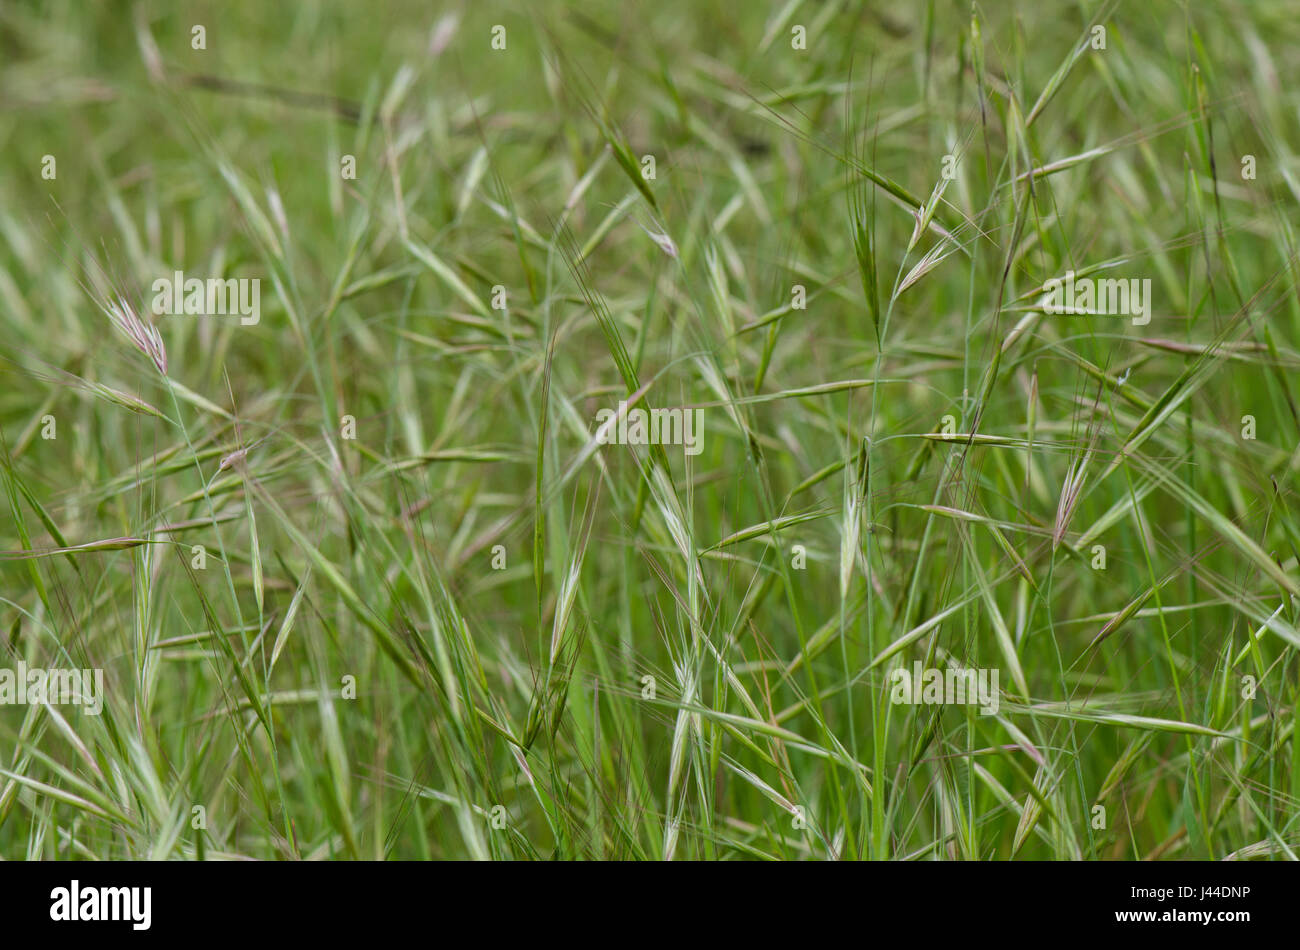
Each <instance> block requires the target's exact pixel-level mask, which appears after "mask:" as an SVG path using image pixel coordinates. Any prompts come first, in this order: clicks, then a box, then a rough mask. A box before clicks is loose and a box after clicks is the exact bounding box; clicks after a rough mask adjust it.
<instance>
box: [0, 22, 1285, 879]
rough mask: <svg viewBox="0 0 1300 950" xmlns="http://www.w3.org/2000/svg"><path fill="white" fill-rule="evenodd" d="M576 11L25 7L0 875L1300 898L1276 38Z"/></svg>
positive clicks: (13, 148) (12, 186) (12, 130)
mask: <svg viewBox="0 0 1300 950" xmlns="http://www.w3.org/2000/svg"><path fill="white" fill-rule="evenodd" d="M582 9H583V10H584V11H585V12H581V13H579V12H575V10H574V9H573V5H569V4H564V3H558V2H543V3H523V2H517V3H506V2H497V0H487V2H483V3H474V4H455V5H440V4H427V3H414V2H395V3H384V4H347V5H345V4H342V3H339V4H335V3H305V4H301V5H298V4H292V5H291V4H208V3H198V2H182V3H178V4H163V3H142V4H139V5H131V4H128V3H106V4H82V3H74V2H61V0H55V2H49V3H44V4H39V5H33V4H28V3H8V4H5V5H4V6H2V7H0V169H2V172H0V340H2V341H3V342H0V435H2V437H3V441H2V442H0V486H2V487H3V497H2V499H0V512H2V513H0V646H2V647H3V649H2V650H0V673H2V671H4V670H15V671H16V670H20V669H26V670H32V669H42V670H78V671H79V670H87V671H92V670H101V671H102V696H101V697H100V699H101V700H102V710H99V711H98V715H96V714H95V710H93V709H92V708H90V706H89V705H87V704H86V703H81V704H78V703H76V702H56V701H54V700H55V699H56V697H53V696H47V697H46V700H45V701H43V702H42V701H37V700H33V699H32V698H31V696H28V698H27V701H26V702H20V701H19V699H18V697H17V694H16V693H15V694H14V695H13V696H11V697H10V698H8V699H7V700H6V698H5V697H6V694H5V692H4V681H3V678H0V703H2V704H3V705H0V857H3V858H8V859H23V858H29V859H36V858H41V859H54V858H68V859H108V858H113V859H121V858H169V859H233V858H258V859H320V858H343V859H367V860H369V859H384V858H403V859H451V858H457V859H459V858H499V859H500V858H516V859H531V858H540V859H548V858H566V859H653V860H658V859H711V860H738V859H796V860H803V859H813V860H824V859H832V860H834V859H868V858H869V859H900V860H933V859H948V860H970V859H990V858H994V859H1012V858H1016V859H1060V860H1071V859H1105V860H1109V859H1121V860H1137V859H1157V858H1163V859H1185V858H1213V859H1224V858H1233V859H1265V860H1280V859H1294V858H1295V857H1296V853H1297V850H1298V849H1300V743H1297V741H1296V735H1295V730H1296V723H1297V713H1298V710H1297V691H1298V690H1297V648H1300V604H1297V602H1296V601H1295V600H1293V598H1295V597H1296V595H1300V566H1298V564H1297V558H1298V557H1300V519H1298V518H1297V512H1296V510H1295V508H1296V504H1297V487H1298V483H1297V469H1298V468H1300V450H1298V448H1297V446H1298V444H1300V403H1298V399H1300V386H1298V385H1297V373H1296V370H1297V366H1300V295H1298V294H1297V282H1296V281H1297V277H1298V276H1300V266H1298V265H1300V260H1298V258H1297V255H1300V244H1298V242H1297V234H1296V221H1297V218H1296V214H1295V212H1296V207H1297V199H1298V198H1300V155H1298V153H1297V150H1300V129H1298V128H1297V123H1296V115H1297V109H1298V108H1300V88H1297V87H1296V86H1295V85H1294V83H1293V82H1292V79H1293V77H1294V76H1295V75H1296V69H1297V68H1298V67H1300V26H1298V25H1297V23H1296V21H1295V18H1294V5H1293V4H1289V3H1283V2H1280V0H1259V2H1251V3H1245V2H1235V3H1177V2H1171V0H1153V2H1150V3H1124V4H1118V3H1109V4H1105V3H1095V2H1081V3H1062V2H1045V3H1028V2H1024V3H1016V4H1014V5H1011V4H1002V3H996V4H995V3H984V2H981V3H976V4H975V5H974V7H972V6H971V5H970V4H968V3H964V2H955V0H930V2H928V3H927V2H924V0H922V2H918V3H916V4H882V3H874V2H858V0H788V2H776V0H773V2H769V3H761V4H727V3H717V2H709V0H693V2H687V0H665V2H660V3H653V2H650V0H638V2H636V3H632V4H627V5H614V4H608V5H582ZM196 27H201V28H202V29H198V30H196ZM496 27H502V28H503V30H497V29H496ZM178 271H179V272H182V273H183V274H184V276H185V278H187V279H188V278H198V279H199V280H201V281H207V280H210V279H211V280H222V281H224V280H228V279H229V280H235V281H253V280H256V281H258V282H259V283H258V288H259V294H260V297H259V300H260V304H259V310H258V311H257V312H256V313H255V314H253V313H245V312H244V311H235V312H225V313H221V312H213V308H211V307H209V308H208V309H207V310H204V306H203V305H206V304H211V303H212V301H210V300H201V301H199V304H200V306H199V307H197V309H199V310H203V311H204V312H202V313H184V312H180V313H174V314H166V313H158V312H156V311H158V310H159V309H160V308H159V307H157V306H155V304H156V302H157V301H156V300H155V297H156V296H157V291H156V289H155V282H156V281H158V280H160V279H162V280H164V281H165V280H170V279H172V278H173V275H174V274H175V273H176V272H178ZM1067 272H1072V273H1071V274H1070V275H1069V280H1070V287H1071V289H1074V288H1075V287H1076V286H1083V285H1084V284H1087V285H1088V286H1089V288H1090V289H1091V287H1092V285H1093V284H1095V285H1096V287H1097V295H1096V298H1095V301H1093V302H1091V303H1089V302H1088V301H1084V302H1082V303H1080V302H1079V301H1080V300H1081V299H1082V298H1079V297H1077V296H1076V297H1075V300H1074V304H1075V306H1076V308H1077V309H1080V310H1081V311H1084V312H1078V313H1073V312H1065V313H1062V312H1054V310H1060V309H1061V307H1059V306H1057V307H1053V306H1052V301H1053V300H1054V299H1057V298H1056V297H1055V295H1054V291H1055V288H1056V285H1055V284H1054V283H1051V282H1053V281H1066V279H1067ZM1108 281H1123V283H1122V284H1114V283H1110V284H1106V283H1103V282H1108ZM1130 282H1132V283H1130ZM224 286H225V285H223V287H224ZM230 286H231V287H232V288H233V287H234V286H235V285H234V284H231V285H230ZM245 286H251V284H249V285H245ZM1102 288H1107V290H1106V291H1105V296H1104V297H1103V289H1102ZM1121 289H1123V290H1127V291H1130V295H1129V297H1128V299H1127V302H1125V297H1124V296H1121V294H1120V291H1121ZM177 296H178V297H179V296H180V292H179V289H178V292H177ZM162 297H163V299H164V300H166V299H167V298H168V294H163V295H162ZM1103 300H1104V301H1105V302H1104V304H1103ZM1139 300H1140V303H1139ZM228 303H232V306H230V307H227V308H226V309H227V310H228V311H230V310H234V307H233V302H232V301H228ZM1067 306H1068V302H1067ZM161 309H166V308H161ZM182 309H183V308H182ZM217 309H220V308H217ZM253 317H256V319H255V320H254V319H252V318H253ZM621 404H626V405H622V408H623V409H624V410H626V412H625V415H624V418H623V420H622V422H621V423H620V422H618V421H617V419H616V420H615V421H614V422H612V423H610V424H609V425H606V426H605V427H604V428H601V426H600V425H599V421H601V420H605V419H608V418H609V417H610V412H608V411H612V412H618V411H619V410H620V405H621ZM629 407H630V408H629ZM606 410H608V411H606ZM649 410H659V411H660V412H659V414H658V415H655V416H653V418H654V419H655V420H656V421H659V420H660V419H663V418H668V415H667V414H666V413H664V412H663V410H680V411H679V412H678V413H677V418H678V419H679V420H680V421H682V422H685V421H686V420H690V419H697V420H698V424H699V428H698V429H696V430H695V435H696V436H697V437H698V443H697V444H696V445H694V446H691V445H689V444H680V443H681V442H683V441H686V442H689V440H688V439H687V438H686V436H685V435H684V434H683V433H678V434H679V435H682V438H680V439H677V440H676V442H677V443H679V444H673V441H674V440H673V439H667V440H664V441H667V442H668V443H669V444H637V443H638V440H637V438H636V436H635V435H634V434H633V431H634V428H633V425H632V424H631V419H632V417H633V416H636V415H637V414H639V413H640V412H648V411H649ZM647 418H651V417H650V416H647ZM621 429H622V430H624V432H625V434H626V438H624V439H623V440H622V442H621V443H620V442H619V440H618V437H619V435H620V430H621ZM659 434H660V435H661V436H662V435H664V432H663V431H662V427H661V431H660V433H659ZM668 435H670V436H671V435H672V433H671V432H669V433H668ZM640 441H641V442H648V440H640ZM693 450H698V454H694V451H693ZM20 664H21V666H20ZM927 670H928V671H937V672H936V673H935V675H936V676H943V677H945V678H946V679H948V680H952V679H956V677H957V676H958V675H959V674H961V675H964V673H963V671H965V672H969V673H970V674H971V676H972V678H973V677H975V676H976V675H984V676H988V677H991V678H993V683H994V686H995V689H994V691H993V692H992V693H991V694H988V695H982V699H981V703H980V704H976V703H974V702H973V701H970V700H971V697H970V696H967V701H961V700H960V699H958V700H954V699H953V697H952V696H951V695H946V694H945V695H942V696H939V697H938V698H939V699H942V700H944V701H941V702H932V701H930V699H928V698H927V696H928V694H926V695H921V694H917V693H915V692H913V694H912V696H911V698H912V699H913V700H918V701H915V702H898V701H897V700H898V699H899V698H900V696H901V695H902V694H903V693H906V692H907V690H903V691H902V693H900V689H901V687H900V686H899V682H900V681H899V679H898V677H899V676H902V677H904V678H906V680H907V682H908V683H911V682H912V677H913V671H927ZM918 681H919V674H918ZM87 682H89V680H87ZM913 685H916V684H913ZM936 695H937V694H936ZM66 698H67V697H66V696H65V697H64V699H66ZM81 698H83V699H84V698H85V697H84V696H82V697H81Z"/></svg>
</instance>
